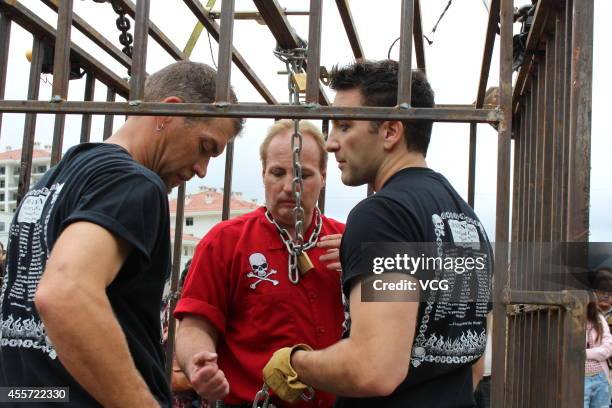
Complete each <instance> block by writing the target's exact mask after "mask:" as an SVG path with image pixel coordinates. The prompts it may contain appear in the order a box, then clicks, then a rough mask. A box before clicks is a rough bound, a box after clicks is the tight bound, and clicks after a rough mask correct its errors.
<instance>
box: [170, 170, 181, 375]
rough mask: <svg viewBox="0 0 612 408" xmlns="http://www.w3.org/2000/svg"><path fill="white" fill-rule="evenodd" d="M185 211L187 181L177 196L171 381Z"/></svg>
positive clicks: (173, 268)
mask: <svg viewBox="0 0 612 408" xmlns="http://www.w3.org/2000/svg"><path fill="white" fill-rule="evenodd" d="M184 212H185V182H182V183H181V184H180V185H179V188H178V197H177V198H176V224H175V227H174V246H173V253H172V275H171V277H170V294H171V295H170V307H169V310H170V314H171V316H170V319H169V320H168V337H167V349H166V378H167V379H168V383H170V381H171V378H172V360H173V358H174V336H175V334H174V333H175V328H176V320H175V319H174V318H173V317H172V312H173V311H174V308H175V307H176V302H177V301H178V298H179V294H178V293H177V288H178V282H179V275H180V269H181V255H182V254H183V251H182V244H183V242H182V241H183V240H182V238H183V218H184V215H183V214H184Z"/></svg>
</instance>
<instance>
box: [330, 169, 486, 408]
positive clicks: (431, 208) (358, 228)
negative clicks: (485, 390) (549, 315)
mask: <svg viewBox="0 0 612 408" xmlns="http://www.w3.org/2000/svg"><path fill="white" fill-rule="evenodd" d="M400 242H402V243H422V242H424V243H428V244H426V245H425V246H426V247H428V248H431V249H432V252H433V254H434V255H435V256H437V257H440V259H446V258H447V257H451V256H453V251H454V249H453V248H459V249H460V250H461V251H466V252H468V253H469V254H471V256H475V257H480V259H481V261H482V264H483V265H484V269H482V270H480V271H475V270H474V271H471V272H463V273H461V274H457V273H456V271H454V270H452V269H447V268H446V266H445V267H442V268H439V267H438V268H437V269H436V268H435V267H433V269H431V270H429V271H426V270H419V271H416V272H414V271H413V272H410V273H411V274H413V276H414V277H415V278H416V279H418V280H419V281H426V280H438V281H441V280H446V282H447V284H448V288H447V290H444V291H441V290H431V289H430V288H429V287H428V288H427V289H426V290H422V291H420V304H419V311H418V316H417V324H416V329H415V338H414V343H413V346H412V355H411V359H410V367H409V371H408V376H407V377H406V379H405V380H404V381H403V382H402V383H401V384H400V385H399V387H398V388H397V389H396V390H395V391H394V392H393V393H392V394H391V395H390V396H388V397H380V398H339V399H338V400H337V403H336V406H337V407H402V408H410V407H419V408H422V407H427V408H450V407H453V408H459V407H472V406H473V405H474V401H473V393H472V372H471V366H472V364H473V363H474V362H476V360H477V359H478V358H480V357H481V355H482V354H483V353H484V350H485V345H486V338H487V336H486V314H487V312H488V311H489V310H490V303H489V301H490V299H489V298H490V281H491V265H492V251H491V246H490V244H489V242H488V238H487V236H486V233H485V231H484V228H483V226H482V224H481V223H480V221H479V220H478V218H477V217H476V215H475V214H474V212H473V211H472V209H471V208H470V207H469V206H468V205H467V204H466V203H465V201H464V200H463V199H462V198H461V197H460V196H459V194H457V192H456V191H455V190H454V189H453V187H452V186H451V185H450V183H449V182H448V181H447V180H446V179H445V178H444V177H443V176H442V175H440V174H438V173H436V172H434V171H432V170H431V169H427V168H406V169H403V170H401V171H399V172H397V173H396V174H394V175H393V176H392V177H391V178H390V179H389V180H388V181H387V183H386V184H385V185H384V187H383V188H382V189H381V190H380V191H379V192H378V193H376V194H375V195H373V196H370V197H368V198H366V199H365V200H363V201H361V202H360V203H359V204H358V205H357V206H356V207H355V208H354V209H353V210H352V211H351V213H350V214H349V217H348V220H347V223H346V230H345V232H344V236H343V238H342V244H341V249H340V256H341V262H342V271H343V276H342V284H343V294H344V297H345V306H346V311H347V313H346V314H345V315H346V316H347V320H346V321H345V334H344V336H345V337H346V336H348V335H349V333H350V313H349V310H348V302H347V300H348V297H349V294H350V290H351V288H352V287H353V284H354V283H355V282H356V281H359V280H361V281H362V282H366V281H363V278H364V277H368V278H371V277H372V276H373V275H374V271H373V268H372V267H370V268H369V269H368V268H365V267H364V259H363V258H365V257H367V256H369V254H368V249H367V248H371V247H372V245H374V246H375V247H374V248H380V250H381V251H382V252H385V251H386V249H384V248H388V245H392V244H390V243H400ZM366 243H368V244H366ZM376 243H378V244H376ZM429 243H431V244H429ZM376 245H378V246H376ZM385 245H387V247H385ZM409 247H410V246H406V248H409ZM375 250H378V249H375ZM455 254H456V253H455ZM407 255H409V256H413V257H419V256H421V255H423V254H417V253H412V254H407ZM428 255H430V254H428ZM432 259H433V258H432ZM377 272H380V270H378V271H377ZM432 275H435V276H432ZM434 278H435V279H434ZM367 282H371V280H368V281H367ZM362 285H365V283H363V284H362ZM363 296H364V292H363V286H362V298H363ZM364 300H365V299H364Z"/></svg>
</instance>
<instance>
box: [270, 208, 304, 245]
mask: <svg viewBox="0 0 612 408" xmlns="http://www.w3.org/2000/svg"><path fill="white" fill-rule="evenodd" d="M313 214H314V210H312V211H310V214H308V213H304V235H305V234H306V232H307V231H308V229H309V228H310V224H312V216H313ZM272 217H273V218H274V216H272ZM275 221H276V223H277V224H278V225H280V226H281V227H282V228H284V229H285V230H287V232H288V233H289V236H290V237H291V238H292V239H295V224H294V223H291V224H289V225H286V224H284V223H282V222H280V221H279V220H276V219H275ZM304 239H307V237H306V236H304Z"/></svg>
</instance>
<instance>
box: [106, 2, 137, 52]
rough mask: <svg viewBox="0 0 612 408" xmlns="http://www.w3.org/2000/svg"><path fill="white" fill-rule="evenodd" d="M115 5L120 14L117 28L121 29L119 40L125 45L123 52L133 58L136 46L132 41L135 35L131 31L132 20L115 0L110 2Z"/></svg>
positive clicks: (116, 11) (114, 7)
mask: <svg viewBox="0 0 612 408" xmlns="http://www.w3.org/2000/svg"><path fill="white" fill-rule="evenodd" d="M110 3H111V5H112V6H113V10H115V13H117V14H118V17H117V21H116V25H117V29H118V30H119V31H121V34H119V42H120V43H121V45H123V49H122V50H121V51H123V53H124V54H125V55H127V56H128V57H130V58H132V54H133V52H134V47H133V46H132V43H133V42H134V36H132V34H131V33H130V32H129V31H130V28H131V23H130V20H129V19H128V18H127V17H126V14H127V13H126V11H125V10H124V9H123V7H121V5H120V4H118V3H117V2H115V1H111V2H110Z"/></svg>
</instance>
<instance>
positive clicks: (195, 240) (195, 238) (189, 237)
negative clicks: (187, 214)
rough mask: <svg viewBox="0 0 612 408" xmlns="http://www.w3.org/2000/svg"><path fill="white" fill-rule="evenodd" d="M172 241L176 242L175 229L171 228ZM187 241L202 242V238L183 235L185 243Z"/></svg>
mask: <svg viewBox="0 0 612 408" xmlns="http://www.w3.org/2000/svg"><path fill="white" fill-rule="evenodd" d="M170 239H171V240H173V241H174V228H170ZM185 241H191V242H200V238H198V237H196V236H195V235H193V234H183V242H185Z"/></svg>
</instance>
